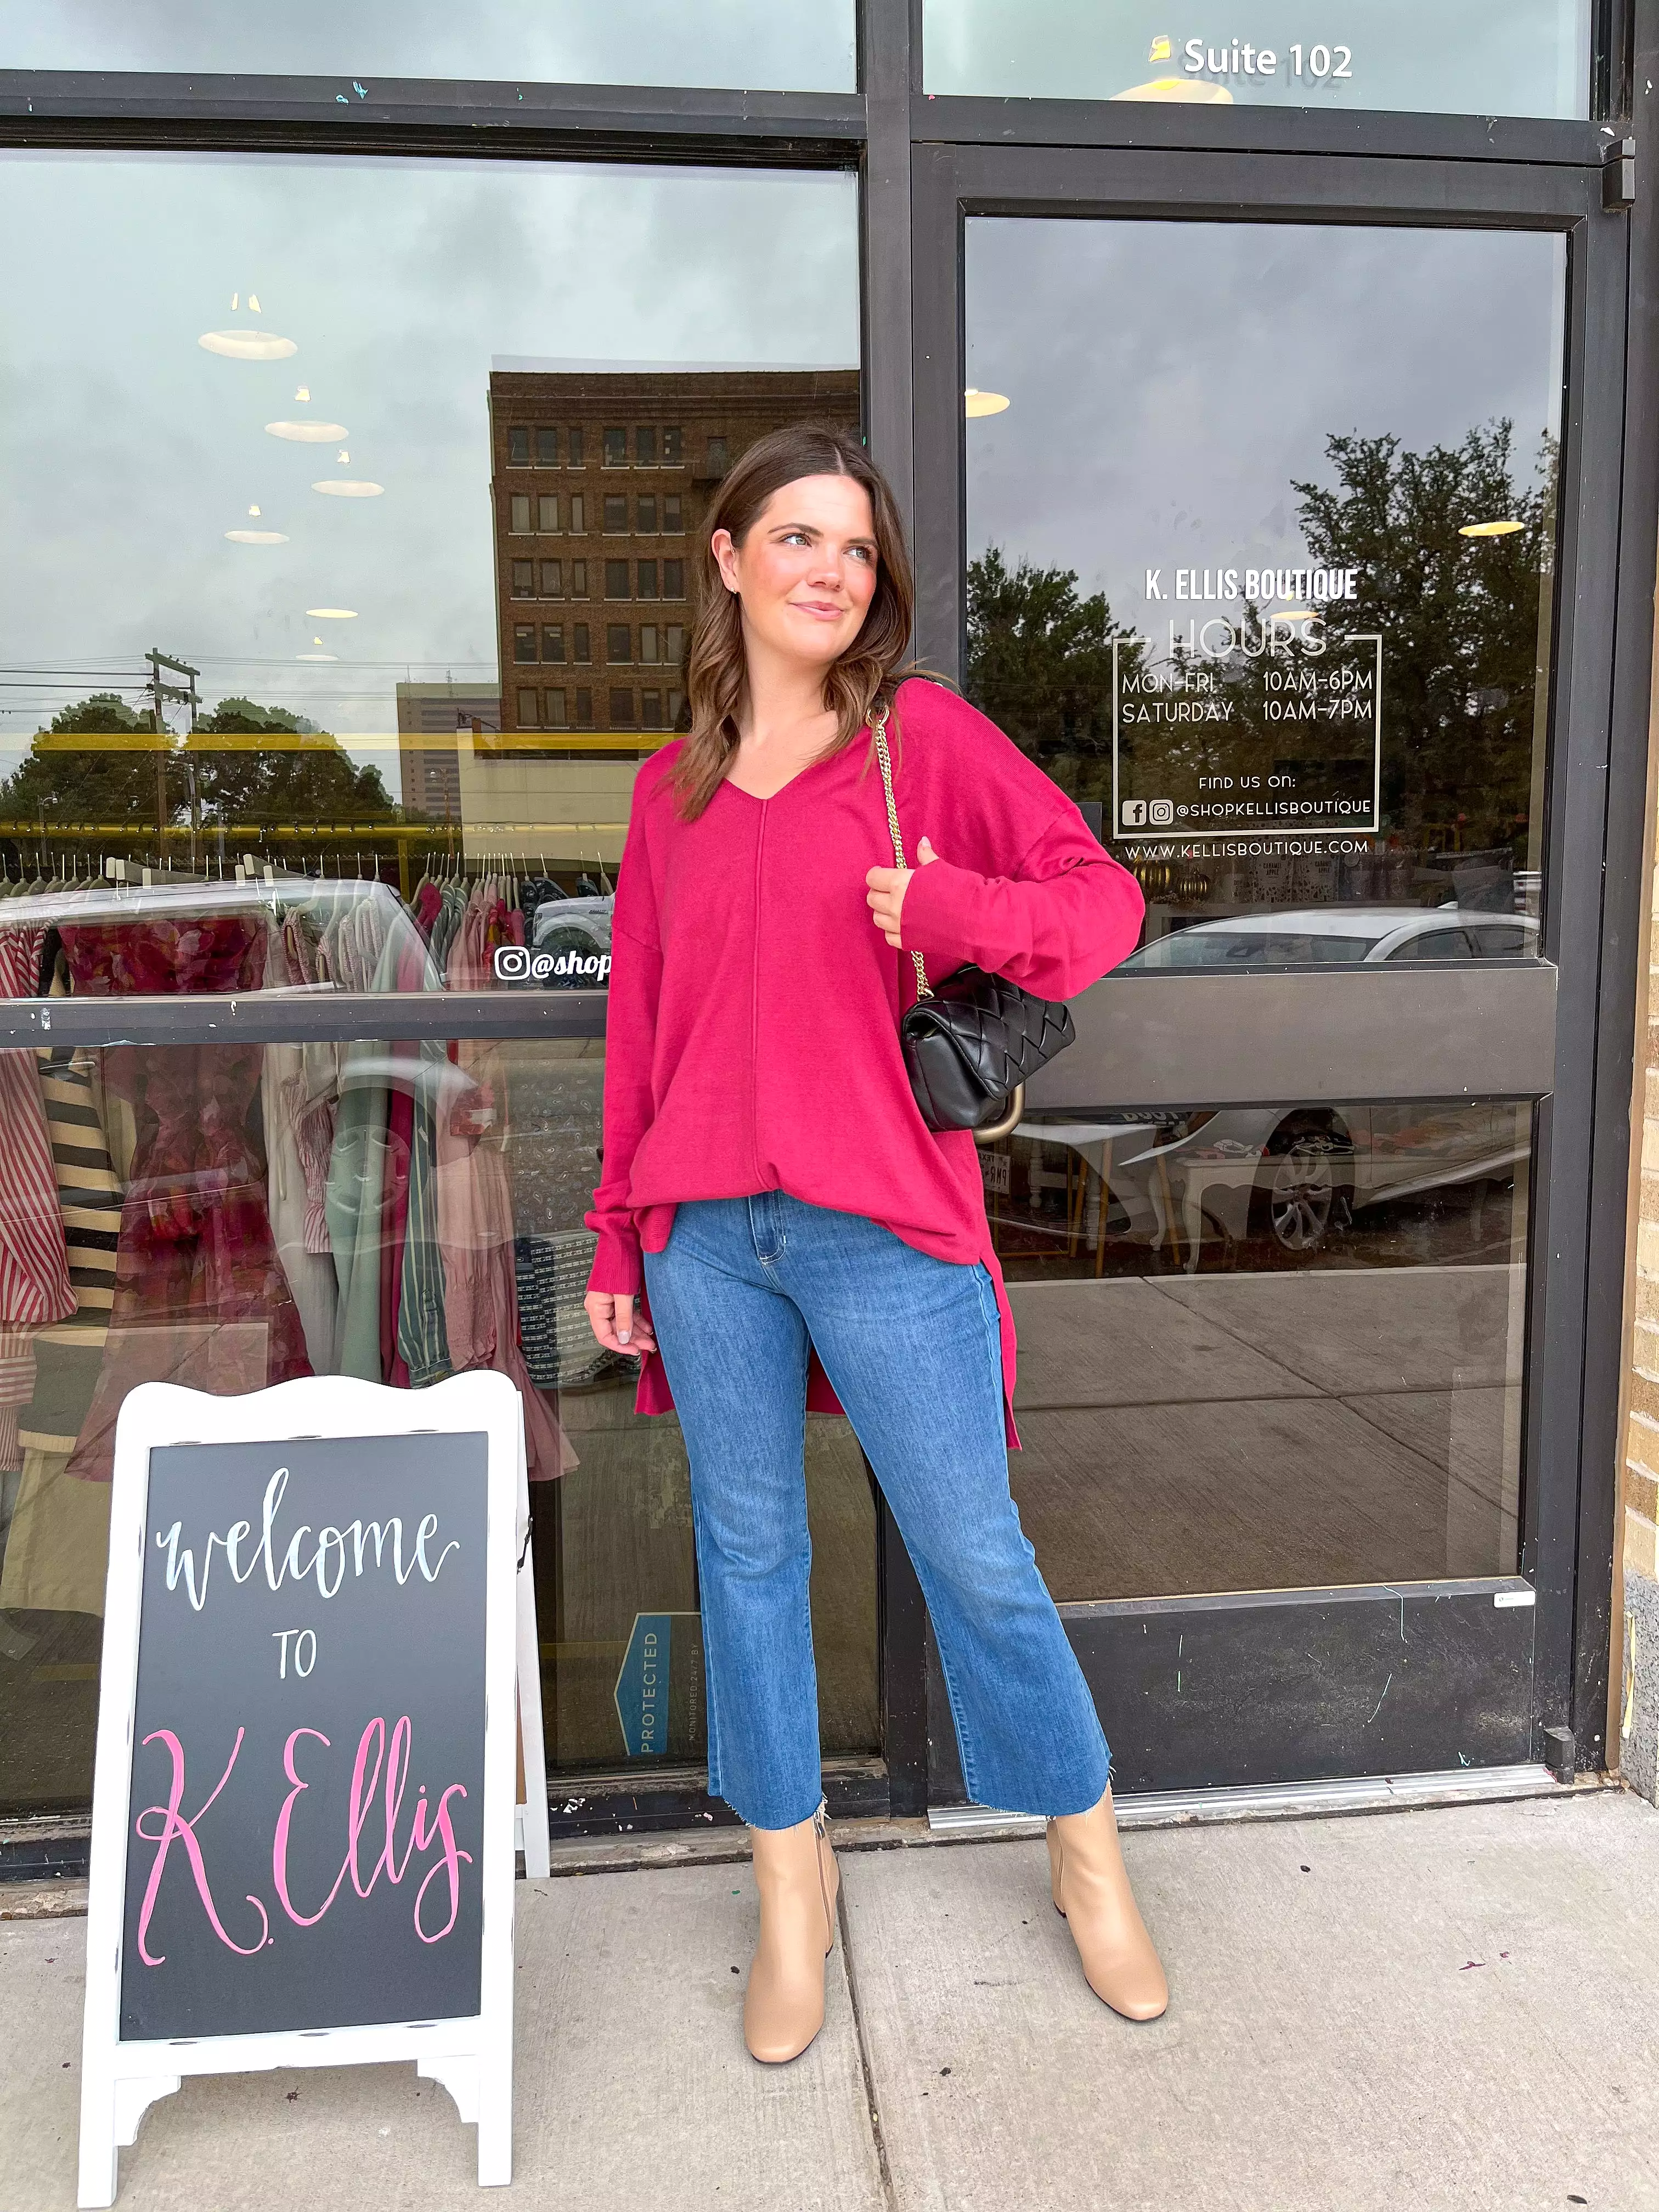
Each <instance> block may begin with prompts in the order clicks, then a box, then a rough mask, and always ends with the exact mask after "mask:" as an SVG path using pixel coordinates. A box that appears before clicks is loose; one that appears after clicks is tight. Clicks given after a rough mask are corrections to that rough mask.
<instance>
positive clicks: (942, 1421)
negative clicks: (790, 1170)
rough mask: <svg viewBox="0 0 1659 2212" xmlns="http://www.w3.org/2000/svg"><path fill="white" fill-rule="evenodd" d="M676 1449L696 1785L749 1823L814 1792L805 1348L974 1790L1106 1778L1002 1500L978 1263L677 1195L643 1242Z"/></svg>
mask: <svg viewBox="0 0 1659 2212" xmlns="http://www.w3.org/2000/svg"><path fill="white" fill-rule="evenodd" d="M645 1272H646V1285H647V1290H648V1291H649V1293H650V1300H651V1319H652V1322H653V1327H654V1328H655V1331H656V1337H657V1342H658V1345H659V1348H660V1350H661V1353H662V1357H663V1360H664V1362H665V1366H666V1369H667V1374H668V1381H669V1385H670V1387H671V1389H672V1391H673V1393H674V1402H675V1405H676V1406H677V1407H678V1411H679V1417H680V1425H681V1428H682V1431H684V1437H685V1443H686V1450H687V1452H688V1454H689V1455H690V1463H691V1507H692V1518H693V1522H694V1525H695V1528H696V1546H697V1571H698V1576H699V1579H700V1581H701V1584H702V1632H703V1646H704V1654H705V1663H706V1674H707V1680H708V1786H709V1789H710V1790H711V1791H712V1792H713V1793H714V1795H715V1796H720V1797H723V1798H725V1799H726V1802H727V1803H728V1804H730V1805H731V1806H732V1808H733V1810H734V1811H735V1812H737V1813H738V1815H739V1816H740V1817H741V1818H742V1819H743V1820H745V1821H747V1822H748V1824H749V1825H750V1826H751V1827H757V1828H787V1827H793V1826H794V1825H795V1824H796V1822H797V1821H799V1820H807V1819H809V1818H810V1817H811V1814H813V1813H815V1812H816V1811H817V1807H818V1803H819V1802H820V1798H821V1796H822V1794H823V1793H822V1784H821V1780H820V1774H819V1760H818V1711H817V1671H816V1668H815V1667H814V1664H813V1658H812V1624H811V1613H810V1609H809V1606H808V1595H807V1581H808V1571H809V1567H810V1565H811V1541H810V1539H809V1537H808V1534H807V1526H806V1479H805V1428H806V1370H807V1360H808V1356H809V1352H810V1351H811V1349H812V1348H813V1347H816V1349H817V1354H818V1357H819V1358H820V1360H821V1361H822V1362H823V1368H824V1371H825V1373H826V1374H827V1375H828V1376H829V1381H830V1383H831V1385H832V1386H833V1388H834V1389H835V1392H836V1396H837V1397H838V1398H839V1399H840V1401H841V1402H842V1406H843V1407H845V1408H846V1411H847V1413H848V1418H849V1419H851V1421H852V1424H853V1426H854V1430H855V1431H857V1434H858V1438H859V1442H860V1443H861V1444H862V1445H863V1447H864V1450H865V1454H866V1457H867V1458H868V1460H869V1462H870V1464H871V1466H872V1468H874V1469H875V1472H876V1478H877V1480H878V1482H879V1483H880V1485H881V1487H882V1490H883V1492H884V1494H885V1496H886V1498H887V1502H888V1504H889V1505H890V1508H891V1510H892V1512H893V1515H894V1517H895V1519H896V1522H897V1523H898V1527H899V1529H900V1531H901V1533H902V1535H903V1538H904V1541H905V1543H906V1545H907V1546H908V1548H909V1553H910V1557H911V1558H912V1559H914V1560H915V1566H916V1572H917V1575H918V1576H919V1577H920V1578H921V1587H922V1589H923V1592H924V1593H925V1595H926V1596H927V1607H928V1611H929V1613H931V1615H932V1617H933V1633H934V1636H935V1638H936V1639H937V1641H938V1644H939V1659H940V1662H941V1664H942V1666H943V1668H944V1673H945V1686H946V1687H947V1689H948V1691H949V1692H950V1699H951V1712H952V1714H953V1716H954V1717H955V1720H956V1727H957V1741H958V1743H959V1745H960V1747H961V1751H962V1771H963V1780H964V1781H965V1783H966V1784H967V1787H968V1794H969V1796H970V1797H972V1798H973V1799H974V1800H975V1802H976V1803H979V1804H982V1805H994V1806H997V1807H999V1808H1002V1809H1003V1810H1005V1811H1008V1812H1018V1813H1046V1814H1059V1813H1081V1812H1085V1811H1087V1809H1088V1808H1089V1807H1091V1805H1093V1804H1096V1803H1097V1802H1098V1801H1099V1799H1100V1797H1101V1796H1102V1794H1103V1791H1104V1790H1105V1788H1106V1784H1107V1778H1108V1772H1109V1761H1108V1753H1107V1748H1106V1739H1105V1737H1104V1736H1103V1734H1102V1733H1101V1727H1100V1722H1099V1720H1098V1718H1097V1716H1096V1713H1095V1709H1094V1702H1093V1700H1092V1699H1091V1697H1090V1694H1089V1690H1088V1686H1087V1685H1086V1684H1085V1681H1084V1679H1083V1674H1082V1670H1081V1669H1080V1668H1079V1666H1078V1663H1077V1660H1076V1658H1075V1657H1074V1656H1073V1651H1072V1648H1071V1645H1070V1644H1068V1642H1067V1641H1066V1632H1065V1630H1064V1629H1063V1628H1062V1627H1061V1626H1060V1616H1059V1614H1058V1613H1056V1612H1055V1610H1054V1601H1053V1600H1052V1599H1051V1598H1050V1596H1049V1595H1048V1590H1047V1589H1045V1587H1044V1585H1043V1582H1042V1576H1041V1575H1040V1574H1039V1573H1038V1571H1037V1566H1036V1557H1035V1554H1034V1553H1033V1552H1032V1550H1031V1547H1030V1544H1029V1543H1028V1542H1027V1541H1026V1539H1025V1536H1024V1533H1023V1532H1022V1530H1021V1528H1020V1525H1019V1516H1018V1513H1017V1512H1016V1511H1015V1509H1014V1504H1013V1500H1012V1498H1011V1497H1010V1496H1009V1492H1008V1459H1007V1451H1006V1443H1005V1438H1004V1431H1003V1413H1002V1353H1001V1344H1000V1337H999V1334H998V1320H997V1307H996V1294H995V1291H994V1286H993V1285H992V1282H991V1278H990V1276H989V1274H988V1273H987V1271H986V1270H985V1268H984V1267H979V1266H975V1267H961V1266H957V1265H954V1264H952V1263H951V1262H949V1261H943V1260H934V1259H932V1258H930V1257H929V1256H928V1255H927V1254H926V1253H924V1252H918V1251H915V1250H914V1249H912V1248H911V1247H910V1246H909V1245H908V1244H906V1243H902V1241H901V1240H900V1239H899V1238H898V1237H895V1236H894V1235H893V1234H892V1233H891V1232H890V1231H889V1230H885V1229H883V1228H880V1227H878V1225H877V1224H876V1223H874V1222H873V1221H867V1220H866V1219H865V1218H863V1217H862V1216H861V1215H859V1214H853V1213H838V1212H832V1211H830V1210H829V1208H828V1207H824V1206H808V1205H806V1204H805V1202H804V1201H803V1200H799V1199H794V1198H790V1197H787V1195H785V1194H783V1193H781V1192H779V1191H768V1192H765V1193H763V1194H762V1195H761V1196H759V1197H757V1198H731V1199H703V1200H696V1201H695V1202H692V1203H689V1204H686V1205H683V1206H681V1207H680V1208H679V1211H678V1214H677V1216H676V1218H675V1222H674V1231H673V1235H672V1236H671V1238H670V1240H669V1243H668V1246H667V1249H665V1250H664V1251H662V1252H655V1253H647V1255H646V1261H645Z"/></svg>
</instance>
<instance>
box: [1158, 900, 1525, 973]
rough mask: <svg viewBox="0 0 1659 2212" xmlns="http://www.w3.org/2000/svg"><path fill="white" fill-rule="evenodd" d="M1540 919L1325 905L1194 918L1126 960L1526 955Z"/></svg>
mask: <svg viewBox="0 0 1659 2212" xmlns="http://www.w3.org/2000/svg"><path fill="white" fill-rule="evenodd" d="M1537 951H1538V924H1537V923H1536V921H1534V920H1533V919H1532V917H1531V915H1523V914H1488V913H1485V912H1483V911H1481V910H1480V908H1471V907H1460V906H1458V905H1456V904H1455V903H1452V904H1449V905H1446V906H1440V907H1427V908H1422V907H1403V908H1402V907H1397V906H1320V907H1310V908H1306V909H1304V910H1303V911H1300V912H1292V913H1285V914H1270V915H1263V914H1237V915H1227V916H1226V917H1225V920H1223V921H1200V922H1194V924H1193V925H1192V927H1190V928H1188V929H1177V930H1175V931H1173V932H1172V933H1170V935H1169V936H1168V937H1160V938H1158V939H1156V940H1155V941H1154V942H1153V943H1152V944H1151V945H1142V946H1141V948H1140V950H1139V952H1132V953H1131V954H1130V956H1129V957H1128V958H1127V960H1126V961H1125V962H1124V963H1123V965H1124V968H1125V969H1142V970H1146V969H1151V970H1153V971H1156V972H1159V973H1167V972H1169V971H1170V970H1171V969H1194V968H1196V969H1210V970H1214V969H1231V968H1309V967H1316V968H1323V967H1332V966H1345V965H1352V966H1356V967H1370V966H1373V965H1375V964H1376V963H1377V962H1379V961H1384V960H1400V961H1406V960H1503V959H1511V960H1513V959H1528V958H1531V957H1535V956H1536V954H1537Z"/></svg>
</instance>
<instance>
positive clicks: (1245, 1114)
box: [1031, 1100, 1531, 1261]
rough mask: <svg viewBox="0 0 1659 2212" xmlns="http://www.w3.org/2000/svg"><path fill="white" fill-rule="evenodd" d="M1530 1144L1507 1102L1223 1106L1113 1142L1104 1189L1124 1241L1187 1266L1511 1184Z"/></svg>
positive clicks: (1298, 1250) (1518, 1113)
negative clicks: (1363, 1217) (1132, 1239)
mask: <svg viewBox="0 0 1659 2212" xmlns="http://www.w3.org/2000/svg"><path fill="white" fill-rule="evenodd" d="M1031 1133H1032V1134H1035V1133H1036V1131H1035V1130H1033V1131H1032V1132H1031ZM1530 1135H1531V1115H1530V1112H1529V1110H1528V1109H1527V1108H1526V1107H1524V1106H1516V1105H1511V1104H1508V1103H1504V1102H1502V1101H1497V1102H1489V1101H1486V1100H1460V1101H1458V1102H1456V1103H1450V1104H1446V1105H1419V1104H1416V1103H1411V1104H1406V1105H1369V1106H1366V1105H1342V1106H1319V1107H1313V1106H1298V1107H1293V1108H1289V1109H1287V1108H1285V1107H1282V1106H1252V1107H1230V1108H1225V1109H1220V1110H1218V1111H1210V1110H1205V1111H1200V1112H1197V1113H1192V1114H1186V1115H1167V1116H1164V1117H1163V1118H1161V1119H1160V1120H1159V1121H1157V1122H1148V1123H1147V1124H1146V1127H1145V1130H1144V1133H1141V1134H1139V1135H1137V1136H1134V1137H1131V1136H1127V1135H1124V1134H1120V1135H1119V1136H1118V1137H1117V1139H1116V1140H1115V1144H1114V1146H1113V1151H1112V1158H1111V1166H1110V1180H1111V1189H1112V1195H1113V1197H1114V1198H1115V1200H1118V1201H1119V1203H1120V1204H1121V1205H1122V1206H1124V1208H1125V1209H1126V1211H1127V1214H1128V1217H1129V1222H1128V1228H1129V1234H1130V1235H1131V1236H1136V1235H1139V1236H1140V1237H1144V1238H1145V1239H1146V1241H1147V1242H1148V1243H1170V1242H1174V1243H1179V1245H1180V1247H1181V1249H1182V1251H1183V1252H1184V1253H1185V1254H1186V1255H1187V1256H1188V1260H1189V1261H1191V1260H1192V1259H1194V1257H1195V1255H1196V1251H1197V1248H1198V1246H1199V1245H1200V1243H1202V1241H1203V1240H1204V1238H1205V1237H1206V1236H1208V1237H1213V1236H1214V1235H1215V1234H1216V1232H1217V1231H1221V1232H1222V1233H1223V1234H1225V1236H1226V1237H1230V1238H1231V1239H1232V1240H1234V1241H1235V1242H1243V1240H1244V1239H1245V1238H1246V1237H1271V1238H1272V1240H1273V1243H1274V1244H1275V1245H1277V1246H1278V1248H1279V1250H1280V1251H1282V1252H1284V1253H1285V1254H1287V1255H1295V1254H1305V1253H1313V1252H1316V1251H1317V1250H1318V1249H1320V1247H1321V1246H1322V1244H1323V1243H1325V1241H1326V1239H1327V1237H1328V1236H1329V1235H1330V1233H1331V1231H1332V1230H1333V1229H1334V1228H1335V1227H1339V1226H1340V1225H1342V1224H1343V1223H1344V1222H1345V1221H1346V1219H1347V1218H1349V1217H1350V1216H1352V1215H1353V1214H1356V1213H1358V1212H1362V1211H1363V1210H1364V1208H1365V1207H1367V1206H1379V1205H1382V1204H1383V1203H1384V1202H1385V1201H1386V1200H1394V1199H1407V1198H1417V1197H1421V1196H1424V1195H1425V1194H1427V1193H1429V1192H1431V1191H1435V1190H1441V1189H1444V1188H1449V1187H1450V1186H1454V1185H1457V1184H1466V1185H1468V1186H1471V1187H1473V1186H1477V1185H1481V1184H1485V1183H1487V1182H1508V1181H1509V1179H1510V1177H1511V1176H1513V1175H1514V1173H1515V1171H1516V1167H1517V1166H1518V1165H1519V1164H1521V1163H1522V1161H1524V1160H1525V1158H1526V1157H1527V1152H1528V1144H1529V1141H1530Z"/></svg>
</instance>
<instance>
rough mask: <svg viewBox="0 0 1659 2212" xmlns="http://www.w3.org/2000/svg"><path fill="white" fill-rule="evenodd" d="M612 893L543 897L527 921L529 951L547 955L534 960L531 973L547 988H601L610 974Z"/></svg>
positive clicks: (543, 987)
mask: <svg viewBox="0 0 1659 2212" xmlns="http://www.w3.org/2000/svg"><path fill="white" fill-rule="evenodd" d="M616 903H617V902H616V900H615V898H614V897H611V898H604V897H599V896H594V897H592V898H558V899H544V900H543V902H542V903H541V904H540V905H539V906H538V908H536V914H535V919H534V921H532V924H531V930H530V943H531V949H532V952H535V953H544V954H547V955H549V956H550V963H551V964H550V965H549V964H546V963H542V962H538V963H537V968H538V972H537V973H536V974H535V975H533V976H532V981H533V982H534V984H535V985H536V986H537V987H539V988H540V989H542V990H547V991H591V990H594V989H596V988H597V989H603V988H604V987H605V984H606V982H607V981H608V980H609V978H610V974H611V908H613V907H614V906H615V905H616Z"/></svg>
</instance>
